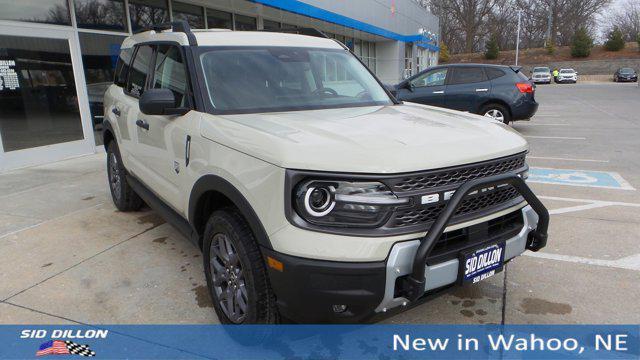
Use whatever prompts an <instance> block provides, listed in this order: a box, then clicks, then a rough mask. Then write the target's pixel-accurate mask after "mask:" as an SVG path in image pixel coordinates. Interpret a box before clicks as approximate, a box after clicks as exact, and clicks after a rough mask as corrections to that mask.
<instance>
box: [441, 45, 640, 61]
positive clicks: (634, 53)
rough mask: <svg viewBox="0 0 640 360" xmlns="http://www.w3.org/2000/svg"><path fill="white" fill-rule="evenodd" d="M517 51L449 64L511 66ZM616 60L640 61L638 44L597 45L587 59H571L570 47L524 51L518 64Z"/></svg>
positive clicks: (453, 58)
mask: <svg viewBox="0 0 640 360" xmlns="http://www.w3.org/2000/svg"><path fill="white" fill-rule="evenodd" d="M515 54H516V52H515V50H510V51H501V52H500V55H499V56H498V58H497V59H496V60H486V59H485V58H484V53H469V54H455V55H451V56H450V60H449V61H448V62H449V63H459V62H472V63H492V64H504V65H510V64H513V63H515V57H516V55H515ZM614 59H640V51H639V49H638V43H636V42H630V43H627V44H626V46H625V48H624V49H623V50H621V51H607V50H605V49H604V47H603V46H602V45H597V46H595V47H594V48H593V49H592V50H591V55H590V56H589V57H586V58H574V57H571V48H570V47H569V46H560V47H557V48H556V51H555V53H554V54H553V55H549V54H547V50H546V49H545V48H534V49H522V50H520V54H519V59H518V63H519V64H520V65H538V64H548V63H556V62H564V61H574V62H579V61H591V60H614Z"/></svg>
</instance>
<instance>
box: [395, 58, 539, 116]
mask: <svg viewBox="0 0 640 360" xmlns="http://www.w3.org/2000/svg"><path fill="white" fill-rule="evenodd" d="M521 69H522V68H520V67H515V66H504V65H488V64H451V65H443V66H435V67H431V68H428V69H426V70H424V71H422V72H420V73H418V74H417V75H415V76H412V77H410V78H409V79H406V80H404V81H403V82H401V83H399V84H398V85H395V86H394V87H392V92H393V94H394V95H395V96H396V97H397V98H398V99H399V100H403V101H409V102H414V103H419V104H424V105H433V106H440V107H444V108H448V109H453V110H459V111H468V112H470V113H474V114H479V115H484V116H487V117H490V118H493V119H495V120H498V121H500V122H502V123H505V124H508V123H510V122H512V121H515V120H525V119H529V118H531V117H532V116H533V115H534V114H535V113H536V111H537V110H538V103H537V102H536V100H535V96H534V95H535V88H534V84H533V83H532V82H531V81H530V80H529V78H528V77H527V76H526V75H524V74H523V73H522V71H521Z"/></svg>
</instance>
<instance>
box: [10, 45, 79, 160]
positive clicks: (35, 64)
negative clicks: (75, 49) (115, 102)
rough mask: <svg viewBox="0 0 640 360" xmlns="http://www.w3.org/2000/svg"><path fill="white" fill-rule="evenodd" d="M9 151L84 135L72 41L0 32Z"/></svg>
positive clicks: (56, 142) (77, 138)
mask: <svg viewBox="0 0 640 360" xmlns="http://www.w3.org/2000/svg"><path fill="white" fill-rule="evenodd" d="M0 67H1V68H2V74H3V75H2V77H1V78H2V81H1V82H0V134H1V135H2V144H3V147H4V151H5V152H9V151H15V150H21V149H28V148H33V147H37V146H44V145H52V144H58V143H64V142H69V141H74V140H81V139H83V138H84V134H83V132H82V122H81V120H80V111H79V108H78V95H77V92H76V85H75V78H74V74H73V67H72V65H71V54H70V51H69V42H68V41H67V40H63V39H44V38H32V37H26V36H7V35H0Z"/></svg>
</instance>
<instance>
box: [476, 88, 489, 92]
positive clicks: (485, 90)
mask: <svg viewBox="0 0 640 360" xmlns="http://www.w3.org/2000/svg"><path fill="white" fill-rule="evenodd" d="M487 91H489V89H487V88H483V89H476V92H487Z"/></svg>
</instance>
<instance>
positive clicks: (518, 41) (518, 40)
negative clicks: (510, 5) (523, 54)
mask: <svg viewBox="0 0 640 360" xmlns="http://www.w3.org/2000/svg"><path fill="white" fill-rule="evenodd" d="M521 15H522V10H518V33H517V35H516V66H518V52H519V51H520V16H521Z"/></svg>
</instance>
